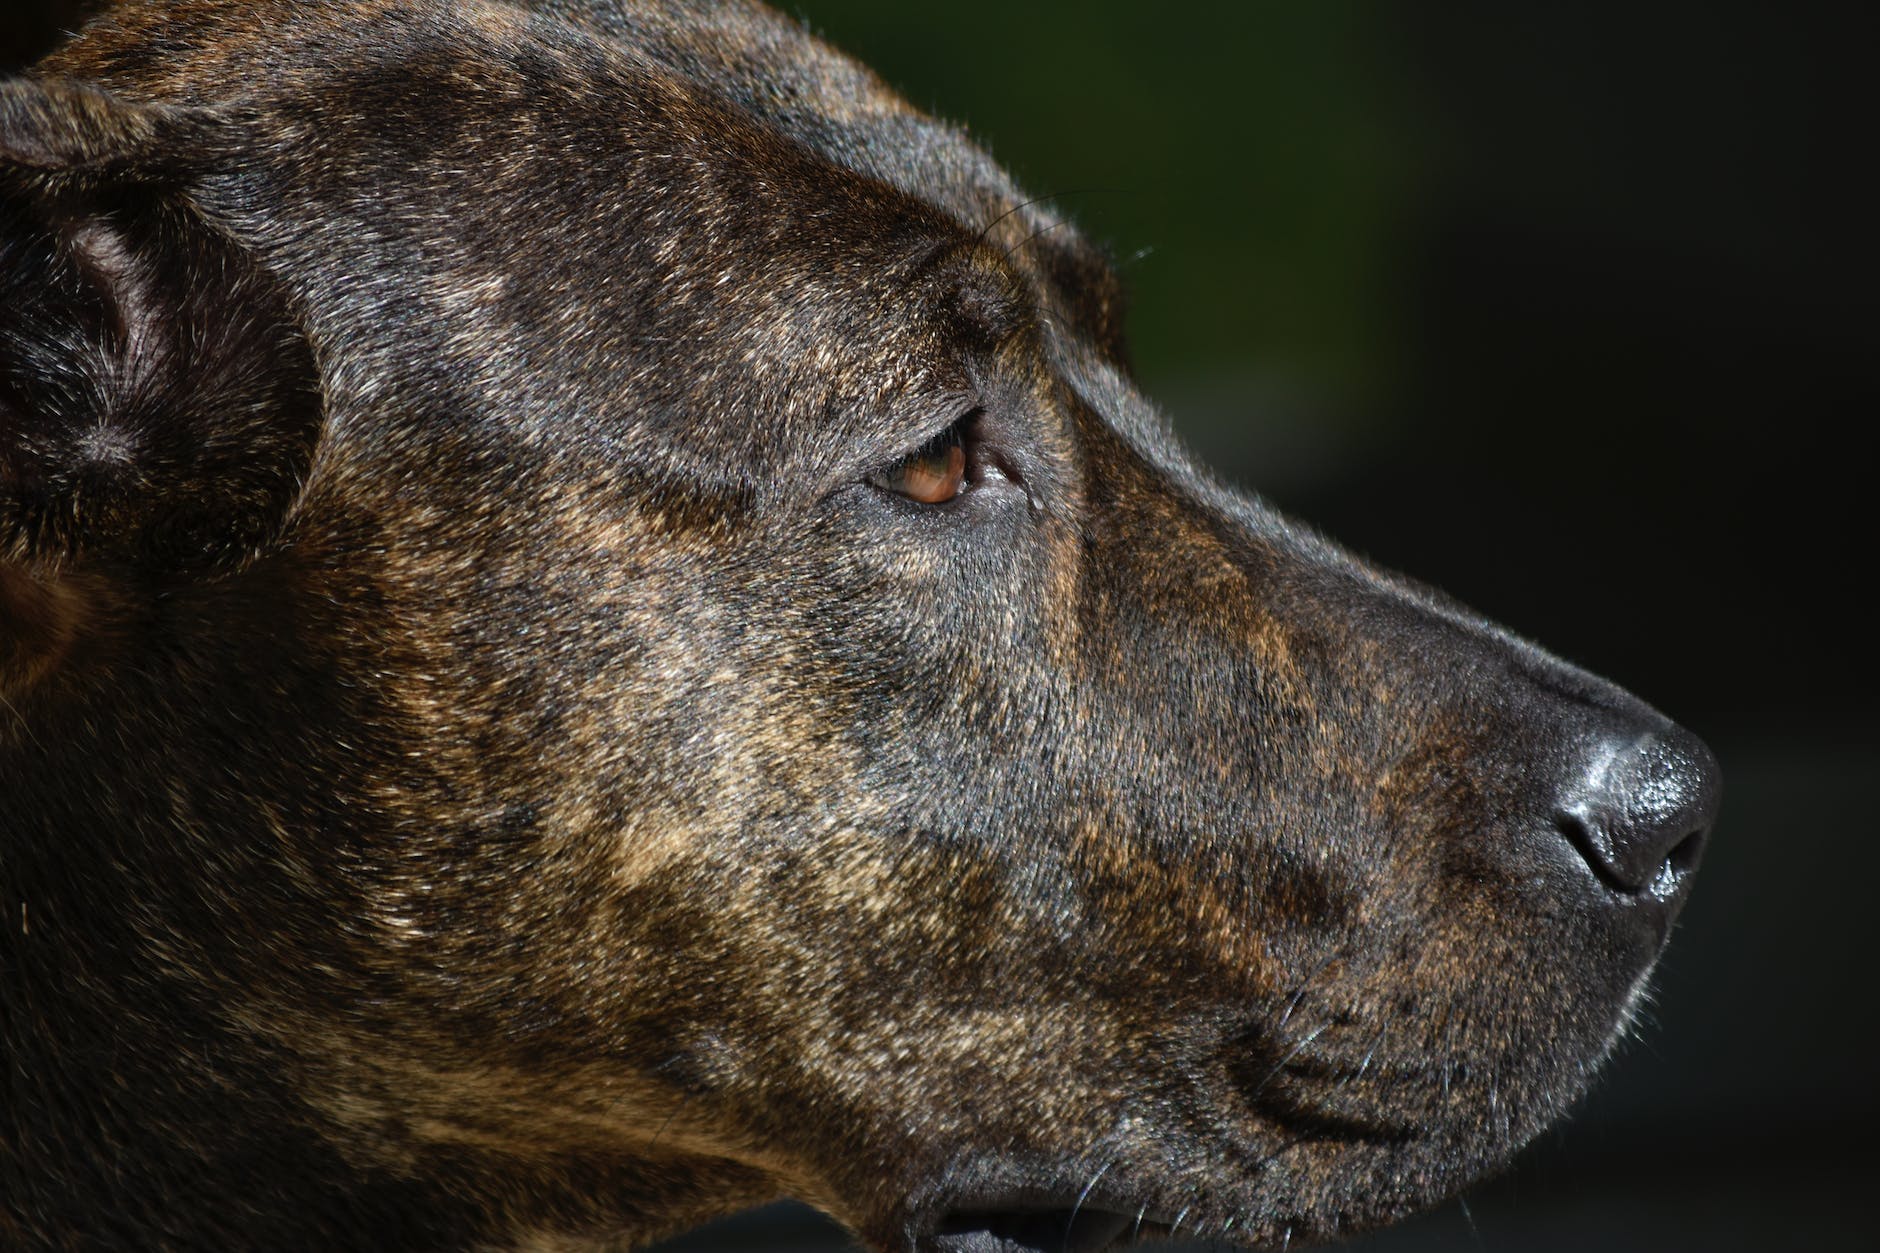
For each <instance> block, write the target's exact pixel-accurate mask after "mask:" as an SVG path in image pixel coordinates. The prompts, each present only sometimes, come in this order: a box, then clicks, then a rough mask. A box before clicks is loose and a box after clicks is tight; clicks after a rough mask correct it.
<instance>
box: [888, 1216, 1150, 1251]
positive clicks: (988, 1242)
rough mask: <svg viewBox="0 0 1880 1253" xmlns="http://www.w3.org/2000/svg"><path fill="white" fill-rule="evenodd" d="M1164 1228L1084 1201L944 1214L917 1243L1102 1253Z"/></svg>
mask: <svg viewBox="0 0 1880 1253" xmlns="http://www.w3.org/2000/svg"><path fill="white" fill-rule="evenodd" d="M1162 1230H1163V1228H1162V1227H1161V1225H1160V1224H1158V1223H1154V1222H1150V1221H1147V1216H1146V1215H1145V1214H1143V1213H1135V1214H1118V1213H1112V1212H1110V1211H1107V1210H1102V1209H1097V1208H1093V1207H1091V1206H1087V1205H1073V1206H1065V1207H1064V1208H1062V1209H1024V1210H977V1209H958V1210H953V1211H950V1212H948V1213H947V1214H946V1215H945V1216H943V1217H942V1218H941V1220H940V1222H939V1223H938V1224H937V1225H936V1226H935V1228H934V1230H933V1232H932V1233H931V1234H930V1235H927V1236H925V1237H923V1238H922V1239H921V1240H920V1241H919V1242H918V1243H917V1245H916V1247H917V1248H918V1250H919V1253H1101V1250H1104V1249H1116V1248H1121V1247H1123V1246H1125V1245H1128V1244H1133V1243H1134V1242H1135V1241H1136V1240H1137V1239H1138V1238H1140V1237H1145V1236H1150V1235H1155V1234H1158V1233H1160V1232H1161V1231H1162Z"/></svg>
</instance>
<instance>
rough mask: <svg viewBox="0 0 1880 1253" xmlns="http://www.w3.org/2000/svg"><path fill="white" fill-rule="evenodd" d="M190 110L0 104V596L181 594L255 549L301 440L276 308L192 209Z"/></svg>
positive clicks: (288, 480)
mask: <svg viewBox="0 0 1880 1253" xmlns="http://www.w3.org/2000/svg"><path fill="white" fill-rule="evenodd" d="M229 125H231V123H230V122H229V120H228V119H226V118H222V117H219V116H218V115H216V114H214V113H212V112H211V111H209V110H202V109H184V108H175V107H170V106H163V105H152V104H143V103H136V102H131V101H127V100H124V99H121V98H119V97H116V96H113V95H110V94H108V93H106V92H103V91H101V90H99V89H97V88H93V87H89V86H86V85H83V84H77V83H70V82H61V81H56V80H38V79H17V80H12V81H7V82H0V575H4V574H5V572H6V567H7V566H8V565H11V566H13V567H14V580H15V582H16V583H18V581H19V578H20V575H19V571H20V570H22V569H29V570H31V571H32V572H33V574H34V577H35V578H38V579H41V580H47V579H51V578H54V577H58V576H60V575H63V574H71V573H82V574H84V575H86V577H93V576H98V577H109V578H119V577H122V576H130V577H132V578H141V577H146V576H148V577H151V578H155V579H168V578H192V577H200V576H203V575H210V574H214V573H216V572H218V571H225V570H228V569H231V568H234V567H236V566H239V565H240V564H242V563H243V562H244V561H246V560H247V559H249V558H250V557H252V556H253V555H254V554H256V553H258V552H260V551H262V550H263V549H264V548H265V547H266V546H267V545H268V544H269V543H270V542H271V541H272V540H273V539H275V538H276V537H277V536H278V534H279V533H280V530H281V528H282V526H283V525H284V523H285V520H286V518H287V516H288V513H289V511H290V509H291V508H292V504H293V501H294V500H295V498H296V497H297V495H298V492H299V490H300V486H301V484H302V482H303V480H304V477H305V475H306V471H307V467H308V464H309V462H310V460H311V458H312V453H313V446H314V442H315V440H316V438H317V434H318V430H319V424H320V396H319V387H318V375H317V372H316V369H315V364H314V356H313V352H312V348H311V345H310V344H309V342H308V339H307V336H306V335H305V334H304V333H303V331H302V330H301V328H300V326H299V324H298V323H297V320H296V318H295V316H294V312H293V309H292V307H291V303H290V301H289V300H288V298H287V297H286V295H285V293H284V292H283V291H282V289H281V288H280V286H279V285H278V284H277V283H275V282H274V281H273V280H272V279H271V278H270V277H269V276H268V275H267V274H266V273H265V272H264V271H263V270H262V268H261V267H260V266H259V265H258V264H257V263H256V262H255V260H254V259H253V258H252V257H251V256H250V255H248V253H247V252H246V251H245V250H244V249H243V248H242V247H240V246H239V245H238V244H236V243H235V242H234V241H233V240H232V239H230V238H229V237H227V236H226V235H225V234H223V233H221V232H220V231H218V230H217V229H216V228H215V227H214V226H213V225H212V224H211V223H210V222H209V221H208V220H207V219H205V218H204V217H203V215H202V214H200V213H199V212H198V211H197V210H196V208H195V202H194V200H193V199H192V197H191V194H190V188H191V186H192V183H193V182H194V181H195V180H197V179H199V178H201V177H203V176H205V175H206V174H207V173H208V172H209V171H210V169H211V167H212V164H213V163H214V162H215V161H216V155H215V154H216V153H217V151H218V150H219V149H221V148H223V147H226V146H227V145H228V138H227V134H226V131H227V129H228V127H229Z"/></svg>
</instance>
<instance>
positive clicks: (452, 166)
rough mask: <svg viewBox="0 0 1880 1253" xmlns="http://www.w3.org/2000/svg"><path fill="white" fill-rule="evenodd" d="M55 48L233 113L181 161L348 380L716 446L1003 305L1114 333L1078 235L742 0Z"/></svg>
mask: <svg viewBox="0 0 1880 1253" xmlns="http://www.w3.org/2000/svg"><path fill="white" fill-rule="evenodd" d="M51 68H52V69H53V70H54V71H55V72H64V73H69V74H72V75H74V76H78V77H87V78H94V79H98V80H100V81H102V82H103V83H104V84H105V85H107V86H109V87H112V88H115V89H117V90H120V91H123V92H125V93H126V94H130V95H134V96H142V97H153V96H154V97H156V98H160V99H168V100H171V101H175V102H180V103H188V104H195V105H207V106H211V107H218V108H228V107H230V106H233V107H234V112H235V114H236V116H238V117H240V118H242V119H244V122H243V125H244V127H245V128H246V129H245V130H244V132H243V138H242V140H241V142H242V144H243V145H244V146H245V150H244V151H243V152H242V154H241V156H240V158H239V166H240V168H239V172H237V173H234V174H227V175H223V176H219V181H215V182H213V183H212V185H211V186H209V187H207V188H206V189H204V191H203V192H202V195H203V198H204V200H205V202H206V203H207V204H208V205H209V208H210V209H211V211H212V212H214V213H215V214H216V215H217V216H219V217H221V218H222V219H223V220H225V221H227V222H228V223H230V224H231V225H232V227H233V228H234V229H235V230H236V232H237V233H238V234H244V235H245V237H246V238H247V239H248V240H249V241H250V242H251V243H253V244H254V245H255V246H256V247H257V248H259V249H261V250H263V251H264V252H266V254H267V255H268V256H269V258H270V260H271V261H272V262H273V263H274V264H276V265H277V266H279V267H280V268H281V269H282V270H283V271H284V272H285V273H286V274H287V275H288V278H289V282H290V284H291V285H295V286H297V287H298V289H299V291H300V292H301V293H302V295H303V298H304V304H305V306H306V307H307V309H308V310H309V314H308V316H309V318H310V320H312V321H313V322H314V323H315V328H314V329H315V331H316V333H317V334H318V335H319V337H320V339H321V340H322V341H323V342H324V343H325V344H327V345H329V346H332V347H333V348H334V349H335V351H333V352H331V353H329V360H331V361H341V360H343V361H345V362H346V363H347V364H348V366H349V368H347V369H345V370H342V371H340V372H339V376H338V377H337V378H335V379H332V380H330V381H331V383H332V385H333V387H334V389H335V390H334V392H333V395H332V399H333V400H334V401H335V405H334V408H335V410H336V412H344V411H345V410H346V409H347V405H346V403H345V402H346V400H347V399H348V394H347V391H346V389H347V387H348V385H349V384H350V385H351V386H352V387H353V388H354V390H353V393H352V395H351V398H352V399H353V400H354V401H355V402H356V404H355V405H354V406H353V408H355V409H356V410H358V411H360V412H367V411H370V412H372V413H373V414H374V415H382V414H383V413H385V412H386V411H387V410H388V409H393V408H404V409H407V410H411V411H414V412H430V413H433V414H435V413H439V412H443V411H448V413H449V415H450V420H451V421H452V422H453V423H455V424H461V423H463V422H465V421H467V420H474V419H476V418H477V417H481V418H482V420H484V421H487V422H489V423H491V424H493V425H494V426H495V427H497V428H498V429H500V431H501V433H502V435H503V437H504V438H505V439H512V438H514V437H515V436H517V435H518V434H519V435H520V436H522V437H523V438H524V439H525V440H526V439H527V438H528V436H529V434H530V432H531V428H532V427H534V426H540V427H542V428H543V429H542V431H541V435H542V438H541V440H540V442H541V444H542V445H543V446H544V447H546V448H549V449H551V450H552V454H553V455H555V456H558V457H566V456H572V455H576V454H581V455H587V456H590V457H591V456H593V455H596V454H598V455H602V456H607V457H611V458H612V459H613V460H614V461H615V462H624V461H626V460H629V459H631V460H633V461H634V462H635V464H636V465H638V466H640V467H641V468H643V469H646V470H648V471H649V472H651V471H656V470H657V469H658V463H661V462H664V463H665V465H666V466H667V468H668V469H670V470H672V471H674V472H680V473H683V474H684V475H685V476H686V477H688V478H697V477H699V476H706V477H722V476H723V475H725V474H727V473H730V474H732V475H733V476H738V475H739V474H740V473H741V471H742V469H747V468H748V467H749V466H751V465H757V464H759V463H761V462H764V461H765V460H766V459H774V458H775V457H777V456H778V455H779V454H780V453H784V452H786V451H788V449H790V448H791V447H796V448H798V449H799V450H808V451H806V452H805V455H809V452H810V451H816V450H818V449H820V450H822V451H827V450H828V449H829V448H833V447H839V446H841V445H843V444H845V443H846V442H850V441H848V440H847V439H846V437H848V436H851V435H855V434H858V433H859V432H857V431H855V430H853V429H851V428H853V427H854V425H855V424H856V423H858V422H867V421H868V420H869V419H870V417H871V415H878V414H880V413H883V412H887V411H890V410H901V411H909V410H912V411H914V412H916V413H918V412H920V411H921V410H922V406H923V405H929V404H930V403H931V402H933V401H935V400H939V401H940V402H941V403H942V404H944V398H945V397H946V396H947V395H948V394H949V393H953V392H957V391H958V390H959V389H960V387H961V384H962V380H961V378H960V375H961V371H962V369H963V368H964V361H963V358H964V357H966V356H969V355H970V354H971V353H973V352H975V351H979V350H981V349H983V347H984V345H985V344H986V343H987V342H991V341H996V340H998V339H999V337H1000V334H1001V330H1002V329H1007V330H1009V329H1010V327H1012V326H1013V325H1014V324H1016V323H1018V322H1021V321H1025V320H1034V319H1035V320H1037V321H1041V322H1043V323H1045V324H1047V325H1048V326H1049V327H1050V333H1052V334H1053V335H1061V336H1070V337H1074V338H1076V339H1078V340H1080V341H1081V342H1083V343H1085V344H1087V345H1094V346H1095V347H1096V348H1097V349H1098V350H1099V351H1105V352H1108V353H1109V354H1110V355H1111V356H1112V358H1113V359H1120V352H1121V349H1120V337H1119V335H1118V332H1117V328H1116V323H1117V319H1118V316H1119V305H1120V301H1119V300H1118V299H1117V296H1116V285H1115V281H1114V279H1113V277H1112V276H1111V274H1110V271H1109V268H1108V266H1107V264H1106V263H1105V262H1104V261H1103V259H1102V258H1101V257H1100V256H1099V255H1098V254H1097V253H1096V252H1095V250H1093V249H1092V248H1090V247H1089V245H1088V244H1086V243H1085V242H1084V241H1083V240H1082V239H1081V238H1080V237H1078V236H1077V235H1076V234H1075V232H1074V231H1073V230H1071V229H1070V228H1069V227H1068V226H1067V225H1066V224H1063V223H1061V222H1058V221H1057V220H1056V219H1054V218H1052V217H1051V216H1050V215H1049V213H1048V211H1047V209H1046V207H1045V206H1043V205H1041V204H1036V203H1032V202H1030V201H1028V200H1027V198H1026V197H1025V196H1024V195H1023V193H1022V192H1021V191H1019V189H1018V188H1016V187H1015V186H1014V185H1013V184H1012V183H1011V181H1010V179H1009V178H1008V177H1007V176H1006V175H1005V174H1004V173H1003V172H1002V171H1001V170H1000V169H999V168H998V167H997V166H996V165H994V164H993V163H992V162H991V161H990V159H988V158H987V157H986V155H985V154H984V153H983V152H981V151H980V150H979V149H978V148H977V147H976V146H974V145H973V144H972V143H970V142H969V141H968V140H967V139H966V138H965V137H964V136H963V135H962V134H961V133H959V132H958V131H957V130H955V129H954V128H952V127H949V126H947V125H945V124H943V123H940V122H937V121H934V120H933V119H930V118H927V117H925V116H923V115H921V114H919V113H918V112H916V111H915V110H913V109H911V108H909V107H908V106H907V105H906V104H905V103H904V102H903V101H901V100H900V99H899V97H897V96H896V95H895V94H894V93H893V92H891V91H890V90H888V89H887V88H886V87H885V86H884V85H883V84H881V83H880V81H879V80H877V79H876V78H875V77H874V76H873V74H872V73H870V72H869V71H867V70H866V69H864V68H862V67H861V66H859V65H857V64H856V63H854V62H852V61H850V60H849V59H847V58H846V57H844V56H842V55H840V54H839V53H836V52H834V51H833V50H831V49H829V48H828V47H826V46H825V45H823V44H821V43H820V42H818V41H817V40H815V39H814V38H813V37H811V36H810V35H809V34H808V33H807V32H806V31H804V30H803V29H802V28H801V27H800V26H799V25H798V24H796V23H794V22H792V21H790V20H788V19H785V18H783V17H780V16H779V15H777V14H775V13H773V12H771V11H770V10H768V9H765V8H762V7H760V6H756V5H747V4H741V3H735V2H733V3H713V4H693V3H645V4H625V3H621V4H594V5H585V4H575V3H560V2H543V3H539V4H536V5H534V6H512V5H506V4H494V3H451V4H436V5H423V6H418V5H408V4H387V3H377V2H375V0H352V2H348V3H338V4H332V5H317V6H316V5H307V4H304V3H293V2H288V0H261V2H260V3H252V2H250V0H242V2H241V3H234V2H233V0H187V2H182V3H176V2H168V0H156V2H153V3H148V4H144V5H135V4H134V5H132V6H131V7H129V8H128V9H125V10H122V11H120V12H119V13H117V14H115V15H114V16H113V18H112V19H111V20H110V21H109V22H108V23H107V24H102V25H100V26H97V27H94V28H93V29H92V30H91V31H89V32H88V33H87V35H86V36H85V37H84V38H83V39H81V40H80V41H79V42H78V43H77V44H75V45H74V46H73V47H71V48H69V49H68V50H67V51H66V52H64V53H63V54H61V55H60V57H59V58H58V59H57V61H56V62H55V63H54V64H53V65H52V66H51ZM1040 315H1042V316H1040ZM491 398H501V399H502V402H503V403H501V404H500V405H493V404H492V403H491ZM376 420H377V419H376V417H375V421H376ZM571 427H572V428H576V429H579V430H580V431H581V433H582V435H581V438H580V439H579V440H578V441H575V442H572V443H571V442H570V441H569V439H568V435H569V431H570V429H571ZM793 437H797V438H793ZM769 468H770V469H772V470H774V469H776V468H777V467H776V466H775V465H774V463H773V464H771V465H770V467H769ZM719 485H720V486H724V487H736V486H738V484H737V483H728V482H721V483H720V484H719Z"/></svg>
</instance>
